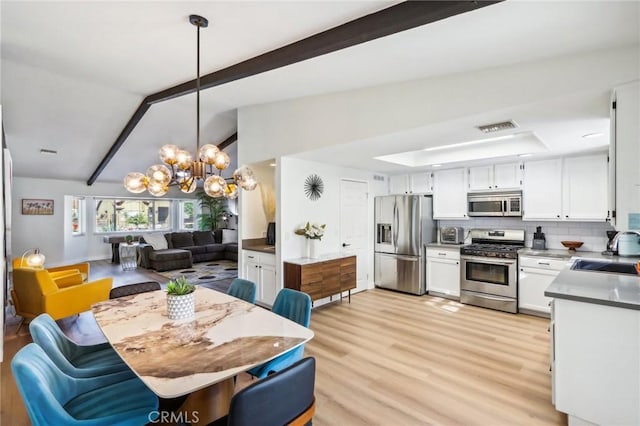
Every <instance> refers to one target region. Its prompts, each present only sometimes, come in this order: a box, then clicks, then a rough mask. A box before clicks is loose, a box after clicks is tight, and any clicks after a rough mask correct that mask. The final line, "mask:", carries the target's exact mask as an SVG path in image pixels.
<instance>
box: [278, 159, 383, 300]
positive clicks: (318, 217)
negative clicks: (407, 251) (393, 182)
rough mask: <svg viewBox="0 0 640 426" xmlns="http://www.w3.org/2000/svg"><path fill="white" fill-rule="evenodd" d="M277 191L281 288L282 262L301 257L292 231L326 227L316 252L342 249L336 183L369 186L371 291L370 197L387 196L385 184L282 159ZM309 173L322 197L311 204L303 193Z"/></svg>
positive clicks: (360, 173) (357, 173)
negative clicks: (316, 179)
mask: <svg viewBox="0 0 640 426" xmlns="http://www.w3.org/2000/svg"><path fill="white" fill-rule="evenodd" d="M278 170H279V177H280V182H281V185H280V192H279V196H278V205H277V208H276V217H277V223H278V227H277V234H278V235H277V237H276V240H277V241H278V242H279V244H278V246H279V256H280V259H278V263H277V264H278V267H277V268H278V269H277V277H278V282H279V283H280V286H281V287H282V285H283V281H282V260H286V259H294V258H299V257H303V256H304V255H305V252H306V250H305V247H306V240H305V238H304V237H303V236H300V235H296V234H294V231H295V230H296V229H298V228H300V227H302V226H304V224H305V223H306V222H307V221H310V222H318V223H320V224H326V230H325V234H324V237H323V238H322V240H321V241H320V244H319V252H320V253H321V254H322V253H336V252H340V251H341V250H342V246H341V243H342V242H341V241H340V180H341V179H353V180H358V181H364V182H367V183H368V185H369V209H368V212H369V213H368V217H366V218H362V220H366V221H367V223H368V225H369V228H370V232H369V235H370V238H369V241H368V247H369V260H368V264H369V270H368V271H367V273H368V275H369V288H373V211H374V209H373V198H374V197H375V196H376V195H384V194H386V193H387V182H386V181H379V180H374V179H373V173H371V172H367V171H364V170H357V169H349V168H343V167H335V166H332V165H329V164H323V163H317V162H313V161H305V160H299V159H296V158H292V157H283V158H281V159H280V161H279V163H278ZM310 174H317V175H318V176H320V178H321V179H322V181H323V183H324V192H323V193H322V196H321V197H320V198H319V199H318V200H316V201H311V200H310V199H308V198H307V197H306V195H305V193H304V181H305V179H306V178H307V176H309V175H310Z"/></svg>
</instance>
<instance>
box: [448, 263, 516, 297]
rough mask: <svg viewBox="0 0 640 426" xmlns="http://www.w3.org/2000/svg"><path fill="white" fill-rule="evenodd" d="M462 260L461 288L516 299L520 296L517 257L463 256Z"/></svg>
mask: <svg viewBox="0 0 640 426" xmlns="http://www.w3.org/2000/svg"><path fill="white" fill-rule="evenodd" d="M460 260H461V263H460V268H461V270H460V289H461V290H470V291H474V292H478V293H486V294H493V295H496V296H505V297H512V298H514V299H515V298H516V297H517V296H518V285H517V282H518V281H517V280H518V276H517V271H518V268H517V265H516V259H496V258H491V257H481V256H461V257H460Z"/></svg>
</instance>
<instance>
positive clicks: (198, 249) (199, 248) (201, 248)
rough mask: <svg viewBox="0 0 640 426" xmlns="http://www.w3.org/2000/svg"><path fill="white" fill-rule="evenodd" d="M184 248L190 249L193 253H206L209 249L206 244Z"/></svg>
mask: <svg viewBox="0 0 640 426" xmlns="http://www.w3.org/2000/svg"><path fill="white" fill-rule="evenodd" d="M182 250H189V251H190V252H191V254H204V253H206V252H207V249H206V247H205V246H189V247H182Z"/></svg>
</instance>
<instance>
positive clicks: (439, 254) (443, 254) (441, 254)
mask: <svg viewBox="0 0 640 426" xmlns="http://www.w3.org/2000/svg"><path fill="white" fill-rule="evenodd" d="M446 255H447V253H438V256H446Z"/></svg>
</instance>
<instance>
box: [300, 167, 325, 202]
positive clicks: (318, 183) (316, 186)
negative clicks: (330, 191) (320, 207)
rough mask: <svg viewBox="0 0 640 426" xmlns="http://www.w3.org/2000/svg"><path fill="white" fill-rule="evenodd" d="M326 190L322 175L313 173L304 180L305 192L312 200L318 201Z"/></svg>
mask: <svg viewBox="0 0 640 426" xmlns="http://www.w3.org/2000/svg"><path fill="white" fill-rule="evenodd" d="M322 191H324V183H322V179H320V176H318V175H316V174H313V175H309V176H307V178H306V179H305V181H304V193H305V195H306V196H307V198H309V199H310V200H311V201H316V200H317V199H318V198H320V196H321V195H322Z"/></svg>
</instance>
